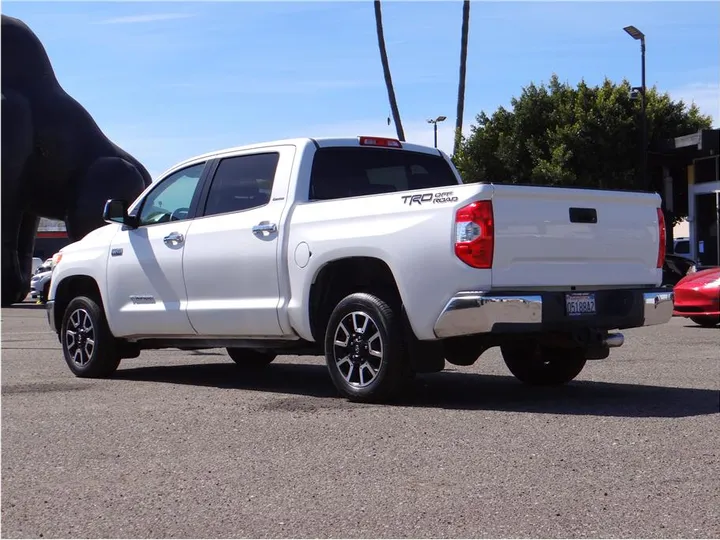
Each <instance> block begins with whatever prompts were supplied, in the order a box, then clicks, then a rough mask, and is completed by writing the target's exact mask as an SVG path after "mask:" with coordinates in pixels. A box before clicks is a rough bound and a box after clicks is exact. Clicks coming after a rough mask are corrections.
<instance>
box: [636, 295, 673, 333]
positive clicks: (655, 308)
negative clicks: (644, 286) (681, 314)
mask: <svg viewBox="0 0 720 540" xmlns="http://www.w3.org/2000/svg"><path fill="white" fill-rule="evenodd" d="M674 305H675V294H674V293H673V292H672V291H653V292H646V293H643V315H644V316H645V322H644V323H643V326H653V325H656V324H665V323H666V322H668V321H669V320H670V319H671V318H672V314H673V308H674Z"/></svg>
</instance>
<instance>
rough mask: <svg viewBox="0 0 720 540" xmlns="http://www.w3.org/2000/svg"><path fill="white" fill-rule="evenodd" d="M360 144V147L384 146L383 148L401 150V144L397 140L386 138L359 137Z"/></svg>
mask: <svg viewBox="0 0 720 540" xmlns="http://www.w3.org/2000/svg"><path fill="white" fill-rule="evenodd" d="M359 139H360V144H361V145H362V146H384V147H385V148H402V144H400V141H398V140H397V139H388V138H387V137H363V136H360V137H359Z"/></svg>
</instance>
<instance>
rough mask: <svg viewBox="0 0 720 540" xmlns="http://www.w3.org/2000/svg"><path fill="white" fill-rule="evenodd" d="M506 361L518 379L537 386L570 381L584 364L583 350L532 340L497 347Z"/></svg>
mask: <svg viewBox="0 0 720 540" xmlns="http://www.w3.org/2000/svg"><path fill="white" fill-rule="evenodd" d="M500 350H501V352H502V355H503V360H505V365H506V366H507V367H508V369H509V370H510V372H511V373H512V374H513V375H514V376H515V377H516V378H517V379H518V380H520V381H522V382H524V383H526V384H531V385H536V386H553V385H561V384H565V383H567V382H570V381H572V380H573V379H574V378H575V377H577V376H578V375H579V374H580V372H581V371H582V370H583V368H584V367H585V362H586V361H587V360H586V358H585V351H584V350H583V349H578V348H573V349H565V348H554V347H544V346H542V345H540V344H538V343H537V342H535V341H526V342H518V343H511V344H505V345H502V346H501V347H500Z"/></svg>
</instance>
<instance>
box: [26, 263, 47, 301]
mask: <svg viewBox="0 0 720 540" xmlns="http://www.w3.org/2000/svg"><path fill="white" fill-rule="evenodd" d="M51 277H52V269H50V270H45V271H44V272H39V273H37V274H35V275H34V276H32V277H31V278H30V297H31V298H33V299H34V300H43V301H44V300H45V299H47V297H48V294H49V291H50V278H51Z"/></svg>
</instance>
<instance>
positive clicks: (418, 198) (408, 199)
mask: <svg viewBox="0 0 720 540" xmlns="http://www.w3.org/2000/svg"><path fill="white" fill-rule="evenodd" d="M401 198H402V200H403V203H404V204H407V205H409V206H412V205H413V204H423V203H430V204H441V203H454V202H458V198H457V197H455V196H454V195H453V192H452V191H439V192H437V193H422V194H420V195H402V197H401Z"/></svg>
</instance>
